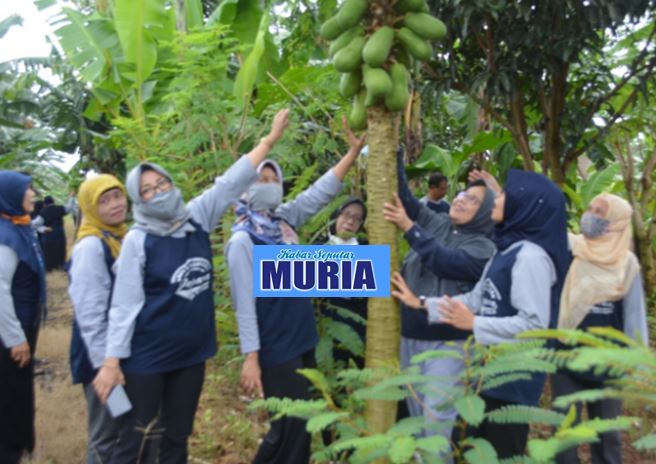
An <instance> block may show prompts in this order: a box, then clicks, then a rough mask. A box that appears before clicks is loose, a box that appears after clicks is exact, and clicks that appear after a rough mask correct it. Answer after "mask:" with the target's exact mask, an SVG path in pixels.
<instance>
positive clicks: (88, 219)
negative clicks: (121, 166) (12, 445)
mask: <svg viewBox="0 0 656 464" xmlns="http://www.w3.org/2000/svg"><path fill="white" fill-rule="evenodd" d="M115 188H117V189H119V190H121V191H122V192H123V194H124V195H125V194H126V192H125V186H124V185H123V184H122V183H121V181H119V180H118V179H117V178H116V177H114V176H112V175H110V174H100V175H99V176H96V177H93V178H91V179H87V180H85V181H84V182H82V185H80V190H79V192H78V193H77V201H78V203H79V204H80V211H81V212H82V223H81V225H80V229H79V230H78V231H77V237H76V238H75V241H76V242H79V241H80V240H82V239H83V238H84V237H88V236H94V237H98V238H100V239H101V240H103V241H104V242H105V243H106V244H107V246H108V247H109V249H110V251H111V252H112V256H113V257H114V258H116V257H117V256H118V254H119V252H120V251H121V239H122V238H123V236H124V235H125V234H126V233H127V232H128V226H127V225H126V224H125V223H123V224H120V225H118V226H110V225H107V224H105V223H104V222H102V221H101V219H100V217H99V216H98V199H99V198H100V196H101V195H102V194H103V193H105V192H106V191H108V190H111V189H115Z"/></svg>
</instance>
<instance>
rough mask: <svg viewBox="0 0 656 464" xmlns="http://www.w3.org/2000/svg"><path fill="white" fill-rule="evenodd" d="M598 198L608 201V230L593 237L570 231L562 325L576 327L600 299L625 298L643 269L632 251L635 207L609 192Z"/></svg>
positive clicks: (560, 326) (562, 305)
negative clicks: (569, 261)
mask: <svg viewBox="0 0 656 464" xmlns="http://www.w3.org/2000/svg"><path fill="white" fill-rule="evenodd" d="M597 198H601V199H602V200H604V201H605V202H606V203H608V213H607V214H606V216H605V217H604V219H606V220H608V221H609V227H608V229H609V230H608V232H607V233H605V234H604V235H602V236H600V237H596V238H593V239H587V238H585V237H584V236H583V235H574V234H569V241H570V246H571V249H572V254H573V255H574V260H573V261H572V265H571V266H570V268H569V272H568V273H567V278H566V279H565V286H564V288H563V293H562V296H561V299H560V313H559V315H558V328H560V329H575V328H577V327H578V325H579V324H580V323H581V322H582V321H583V319H585V317H586V316H587V315H588V313H589V312H590V310H591V309H592V307H593V306H594V305H596V304H597V303H601V302H604V301H617V300H619V299H621V298H623V297H624V295H626V293H627V292H628V291H629V289H630V288H631V285H632V284H633V280H634V279H635V276H636V274H638V272H639V271H640V264H639V263H638V258H636V256H635V254H633V252H632V251H631V241H632V239H633V227H632V225H631V215H632V214H633V208H631V205H630V204H629V203H628V202H627V201H626V200H624V199H622V198H620V197H618V196H616V195H611V194H609V193H602V194H601V195H597V196H596V197H595V199H597Z"/></svg>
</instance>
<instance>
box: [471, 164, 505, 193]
mask: <svg viewBox="0 0 656 464" xmlns="http://www.w3.org/2000/svg"><path fill="white" fill-rule="evenodd" d="M475 180H482V181H483V182H485V185H487V187H488V188H489V189H490V190H493V191H494V192H495V193H496V194H497V195H498V194H499V193H501V186H500V185H499V182H497V179H496V178H495V177H494V176H493V175H492V174H490V173H489V172H487V171H484V170H482V169H474V170H472V171H470V173H469V182H474V181H475Z"/></svg>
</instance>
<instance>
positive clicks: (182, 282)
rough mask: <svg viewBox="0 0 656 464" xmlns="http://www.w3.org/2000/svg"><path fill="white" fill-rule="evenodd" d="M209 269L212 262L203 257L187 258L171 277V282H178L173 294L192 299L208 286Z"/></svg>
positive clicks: (210, 277) (210, 276)
mask: <svg viewBox="0 0 656 464" xmlns="http://www.w3.org/2000/svg"><path fill="white" fill-rule="evenodd" d="M211 271H212V264H211V263H210V262H209V261H208V260H206V259H205V258H189V259H188V260H187V261H185V263H184V264H183V265H182V266H180V267H179V268H177V269H176V270H175V272H174V273H173V276H172V277H171V283H172V284H179V285H178V289H177V290H176V291H175V294H176V295H178V296H179V297H181V298H185V299H187V300H189V301H191V300H193V299H194V298H196V297H197V296H198V295H199V294H200V293H202V292H204V291H205V290H207V289H208V288H210V280H211V279H212V273H211Z"/></svg>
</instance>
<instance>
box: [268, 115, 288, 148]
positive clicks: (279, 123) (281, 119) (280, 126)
mask: <svg viewBox="0 0 656 464" xmlns="http://www.w3.org/2000/svg"><path fill="white" fill-rule="evenodd" d="M288 126H289V108H285V109H282V110H280V111H278V112H277V113H276V115H275V116H274V117H273V123H272V124H271V131H270V132H269V135H268V136H267V138H268V139H269V141H270V142H271V143H275V142H277V141H278V140H279V139H280V138H281V137H282V136H283V134H284V133H285V130H286V129H287V127H288Z"/></svg>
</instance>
